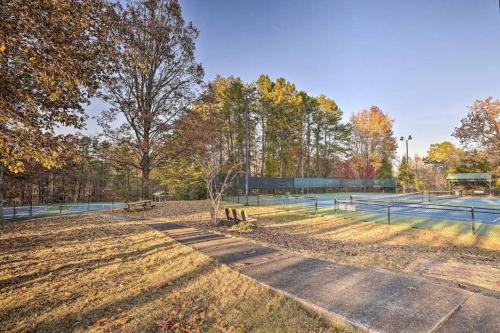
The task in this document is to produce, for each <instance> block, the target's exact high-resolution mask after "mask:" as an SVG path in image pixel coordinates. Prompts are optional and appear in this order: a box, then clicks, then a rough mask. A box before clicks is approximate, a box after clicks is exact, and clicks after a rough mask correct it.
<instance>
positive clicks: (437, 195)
mask: <svg viewBox="0 0 500 333" xmlns="http://www.w3.org/2000/svg"><path fill="white" fill-rule="evenodd" d="M460 196H461V193H460V191H429V196H428V199H429V202H431V201H439V200H449V199H456V198H459V197H460Z"/></svg>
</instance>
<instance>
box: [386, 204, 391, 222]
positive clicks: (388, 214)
mask: <svg viewBox="0 0 500 333" xmlns="http://www.w3.org/2000/svg"><path fill="white" fill-rule="evenodd" d="M387 221H388V222H389V224H391V204H390V203H389V204H387Z"/></svg>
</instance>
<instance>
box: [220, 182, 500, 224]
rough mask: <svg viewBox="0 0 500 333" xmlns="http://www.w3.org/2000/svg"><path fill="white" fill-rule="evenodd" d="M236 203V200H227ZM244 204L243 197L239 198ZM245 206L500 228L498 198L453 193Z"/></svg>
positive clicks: (271, 199)
mask: <svg viewBox="0 0 500 333" xmlns="http://www.w3.org/2000/svg"><path fill="white" fill-rule="evenodd" d="M226 200H228V201H232V202H235V201H237V200H238V198H237V197H228V198H226ZM239 201H240V203H242V204H245V203H246V197H244V196H242V197H240V198H239ZM248 205H252V206H254V205H257V206H260V205H262V206H265V205H279V206H282V207H283V208H287V209H289V208H291V209H294V208H295V209H297V208H298V209H304V210H306V211H307V212H311V213H315V214H316V213H321V214H326V215H328V214H337V213H347V214H349V215H351V216H352V217H354V218H360V219H364V220H369V221H378V222H383V223H405V224H410V225H415V226H421V227H433V226H437V225H441V226H443V225H444V226H450V227H452V226H453V227H455V228H459V229H460V228H466V229H469V230H472V232H476V231H477V230H479V229H482V230H486V229H488V230H489V229H491V228H490V227H488V225H490V226H494V227H495V230H496V232H498V231H499V230H498V229H499V228H498V227H497V226H500V199H499V198H489V197H464V196H460V195H459V194H456V193H452V192H449V191H448V192H439V193H433V192H430V193H428V192H425V193H423V192H416V193H407V194H390V193H359V192H358V193H349V192H341V193H327V194H319V195H282V196H265V195H263V196H261V195H259V196H249V198H248Z"/></svg>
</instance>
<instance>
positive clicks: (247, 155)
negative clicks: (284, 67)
mask: <svg viewBox="0 0 500 333" xmlns="http://www.w3.org/2000/svg"><path fill="white" fill-rule="evenodd" d="M254 91H255V88H252V89H251V90H250V91H248V92H246V93H244V97H243V98H244V100H243V102H244V106H245V110H244V111H245V112H244V118H245V119H244V120H245V200H246V201H245V203H246V205H248V175H249V173H250V165H249V164H250V162H249V160H250V152H249V147H248V146H249V131H248V121H249V111H248V103H249V100H250V97H251V95H252V93H253V92H254Z"/></svg>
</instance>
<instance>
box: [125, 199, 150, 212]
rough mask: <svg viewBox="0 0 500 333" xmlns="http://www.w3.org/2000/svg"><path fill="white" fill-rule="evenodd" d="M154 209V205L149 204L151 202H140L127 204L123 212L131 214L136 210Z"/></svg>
mask: <svg viewBox="0 0 500 333" xmlns="http://www.w3.org/2000/svg"><path fill="white" fill-rule="evenodd" d="M154 207H155V205H154V204H153V203H152V202H151V200H140V201H136V202H129V203H127V207H126V208H125V210H126V211H128V212H133V211H137V210H146V209H152V208H154Z"/></svg>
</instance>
